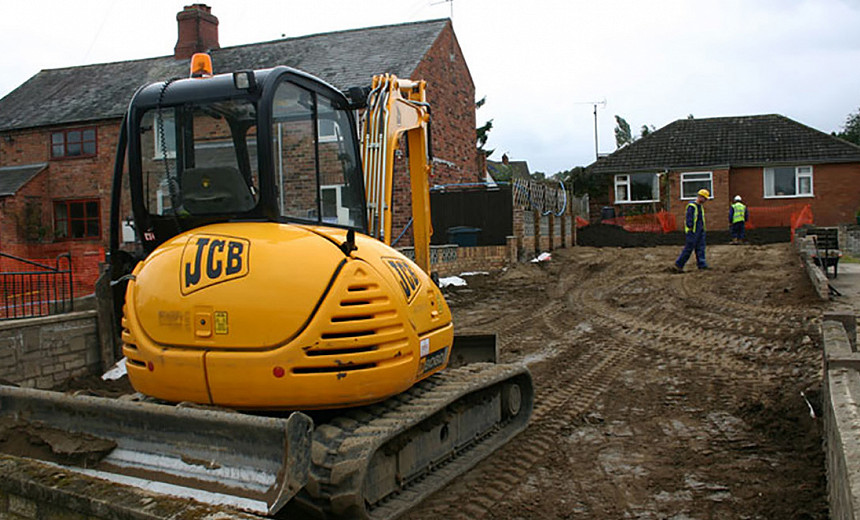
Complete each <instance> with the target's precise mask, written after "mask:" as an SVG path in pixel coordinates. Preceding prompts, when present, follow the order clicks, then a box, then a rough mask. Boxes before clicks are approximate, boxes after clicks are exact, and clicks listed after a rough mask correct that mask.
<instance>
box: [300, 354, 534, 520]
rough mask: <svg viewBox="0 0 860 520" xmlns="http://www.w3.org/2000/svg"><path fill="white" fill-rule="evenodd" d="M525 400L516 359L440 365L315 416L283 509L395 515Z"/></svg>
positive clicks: (478, 453)
mask: <svg viewBox="0 0 860 520" xmlns="http://www.w3.org/2000/svg"><path fill="white" fill-rule="evenodd" d="M533 406H534V390H533V386H532V380H531V375H530V374H529V372H528V370H527V369H526V368H525V367H521V366H513V365H496V364H488V363H478V364H470V365H466V366H463V367H460V368H456V369H448V370H446V371H444V372H442V373H440V374H438V375H435V376H433V377H431V378H429V379H428V380H425V381H423V382H421V383H419V384H417V385H415V386H414V387H413V388H412V389H410V390H409V391H407V392H404V393H403V394H400V395H398V396H395V397H392V398H390V399H388V400H386V401H384V402H382V403H379V404H377V405H372V406H367V407H363V408H360V409H356V410H351V411H348V412H345V413H343V414H341V415H338V416H337V417H334V418H331V419H330V420H328V421H326V422H325V423H323V424H318V425H317V427H316V428H315V431H314V437H313V445H312V446H313V447H312V466H311V476H310V481H309V483H308V485H307V486H306V487H305V489H304V490H303V491H302V492H301V493H300V494H299V495H298V496H297V497H296V498H295V499H293V501H292V502H291V503H290V504H289V505H288V506H287V508H286V509H287V511H288V512H289V511H293V512H295V513H299V514H302V515H305V516H308V515H312V516H314V517H317V518H332V517H333V518H365V519H372V520H383V519H390V518H396V517H398V516H400V515H401V514H403V513H405V512H406V511H407V510H408V509H409V508H411V507H412V506H414V505H415V504H417V503H419V502H420V501H421V500H423V499H424V498H425V497H427V496H428V495H429V494H431V493H433V492H434V491H436V490H438V489H440V488H441V487H442V486H444V485H445V484H447V483H448V482H450V481H451V480H452V479H453V478H454V477H456V476H458V475H460V474H462V473H464V472H465V471H467V470H468V469H470V468H471V467H472V466H474V465H475V464H477V463H478V462H479V461H480V460H482V459H483V458H484V457H486V456H487V455H489V454H490V453H492V452H493V451H494V450H496V449H497V448H498V447H499V446H501V445H503V444H504V443H506V442H507V441H508V440H510V439H511V438H512V437H513V436H514V435H516V434H517V433H519V432H520V431H522V430H524V429H525V427H526V425H527V424H528V420H529V417H530V415H531V412H532V408H533Z"/></svg>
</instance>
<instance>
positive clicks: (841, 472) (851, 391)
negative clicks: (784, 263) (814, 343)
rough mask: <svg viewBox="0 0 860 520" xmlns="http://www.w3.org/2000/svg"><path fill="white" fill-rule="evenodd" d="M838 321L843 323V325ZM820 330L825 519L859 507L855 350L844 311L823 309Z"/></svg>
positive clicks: (849, 514) (859, 357)
mask: <svg viewBox="0 0 860 520" xmlns="http://www.w3.org/2000/svg"><path fill="white" fill-rule="evenodd" d="M843 324H847V325H848V327H847V329H848V330H846V326H845V325H843ZM821 332H822V343H823V364H824V367H823V368H824V370H823V372H824V374H823V381H822V409H823V415H824V417H823V419H824V446H825V455H826V465H827V493H828V501H829V504H830V518H834V519H846V520H848V519H850V520H854V519H856V518H857V515H856V514H855V511H858V512H860V371H858V369H860V353H858V352H857V351H856V318H855V316H854V315H853V314H849V313H825V314H824V321H823V323H822V325H821ZM852 339H853V342H852Z"/></svg>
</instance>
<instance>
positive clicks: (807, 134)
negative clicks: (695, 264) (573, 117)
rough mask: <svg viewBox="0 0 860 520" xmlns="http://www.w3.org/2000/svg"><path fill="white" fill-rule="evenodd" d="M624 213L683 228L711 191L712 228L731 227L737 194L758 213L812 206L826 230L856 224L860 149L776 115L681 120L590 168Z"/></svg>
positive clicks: (710, 227)
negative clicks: (690, 206)
mask: <svg viewBox="0 0 860 520" xmlns="http://www.w3.org/2000/svg"><path fill="white" fill-rule="evenodd" d="M589 170H590V172H591V173H592V174H597V175H601V176H605V177H606V180H607V181H608V184H609V191H610V193H609V197H610V198H609V200H610V204H612V205H613V206H614V208H615V210H616V214H618V215H630V214H636V213H653V212H656V211H660V210H667V211H669V212H670V213H671V214H673V215H674V216H675V220H676V222H677V223H678V225H679V229H683V215H684V211H685V208H686V205H687V203H688V202H689V201H691V200H693V199H695V194H696V192H697V191H698V190H699V189H701V188H706V189H708V190H709V191H710V192H711V201H710V202H709V203H708V214H709V216H710V215H714V217H710V218H709V220H708V228H709V229H726V228H728V218H727V217H728V210H729V206H730V205H731V203H732V199H733V198H734V197H735V195H740V196H741V197H742V198H743V200H744V203H745V204H747V205H748V206H750V207H751V208H769V209H773V210H777V209H778V208H786V211H790V209H791V208H792V207H797V206H799V205H805V204H809V205H810V206H811V208H812V213H813V215H814V217H815V223H816V224H817V225H820V226H835V225H837V224H840V223H846V222H854V219H855V213H856V212H857V211H858V209H860V147H858V146H856V145H854V144H851V143H848V142H847V141H843V140H842V139H839V138H836V137H833V136H831V135H828V134H825V133H823V132H821V131H819V130H816V129H814V128H810V127H808V126H806V125H803V124H801V123H798V122H797V121H793V120H791V119H789V118H787V117H785V116H781V115H776V114H771V115H758V116H739V117H716V118H707V119H681V120H678V121H675V122H673V123H670V124H668V125H666V126H665V127H663V128H661V129H659V130H657V131H655V132H652V133H651V134H649V135H647V136H645V137H643V138H641V139H639V140H638V141H635V142H634V143H632V144H630V145H628V146H625V147H623V148H621V149H619V150H617V151H616V152H614V153H613V154H611V155H609V156H607V157H603V158H601V159H600V160H598V161H597V162H595V163H593V164H592V165H590V166H589Z"/></svg>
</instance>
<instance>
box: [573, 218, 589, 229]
mask: <svg viewBox="0 0 860 520" xmlns="http://www.w3.org/2000/svg"><path fill="white" fill-rule="evenodd" d="M587 225H588V221H587V220H585V219H584V218H582V217H580V216H579V215H577V216H576V227H577V228H580V229H581V228H584V227H585V226H587Z"/></svg>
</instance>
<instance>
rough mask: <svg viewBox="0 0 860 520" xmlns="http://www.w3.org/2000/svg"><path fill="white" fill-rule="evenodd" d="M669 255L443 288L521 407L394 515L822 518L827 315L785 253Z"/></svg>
mask: <svg viewBox="0 0 860 520" xmlns="http://www.w3.org/2000/svg"><path fill="white" fill-rule="evenodd" d="M679 251H680V248H679V247H677V246H657V247H631V248H615V247H603V248H595V247H576V248H568V249H564V250H558V251H555V252H553V253H552V258H551V259H550V260H548V261H544V262H540V263H525V264H519V265H516V266H515V267H511V268H508V269H506V270H503V271H498V272H491V273H488V274H475V275H471V276H466V277H464V278H465V279H466V280H467V282H468V285H466V286H463V287H453V286H451V287H448V288H446V289H445V293H446V298H447V299H448V301H449V303H450V305H451V307H452V310H453V312H454V316H455V324H456V328H457V331H458V332H462V333H495V334H497V335H498V342H499V351H500V356H501V361H503V362H512V363H525V364H527V365H528V366H529V368H530V369H531V372H532V374H533V377H534V380H535V387H536V403H535V411H534V414H533V416H532V419H531V424H530V425H529V427H528V428H527V429H526V430H525V431H524V432H523V433H521V434H520V435H519V436H517V437H516V438H515V439H514V440H513V441H512V442H511V443H509V444H508V445H506V446H505V447H503V448H502V449H501V450H499V451H497V452H496V453H494V454H493V455H491V456H490V457H489V458H487V459H485V460H484V461H483V462H481V463H479V464H478V465H477V466H476V467H475V468H474V469H472V470H471V471H470V472H468V473H466V474H465V475H463V476H461V477H458V478H457V479H455V480H454V481H453V482H452V483H451V484H449V485H448V486H447V487H445V488H444V489H443V490H442V491H440V492H437V493H436V494H435V495H433V496H431V497H430V498H429V499H427V500H425V501H424V502H423V503H422V504H419V505H418V506H417V507H416V508H415V509H414V510H413V511H411V512H410V513H409V514H408V515H407V518H409V519H411V520H421V519H427V520H431V519H432V520H436V519H439V518H447V519H477V518H487V519H544V518H547V519H553V518H588V519H620V518H637V519H675V520H686V519H703V520H704V519H824V518H827V517H828V507H827V495H826V482H825V467H824V454H823V451H822V445H821V439H822V436H821V428H822V425H821V421H820V419H818V418H815V417H813V413H812V412H813V410H814V409H815V408H816V407H817V406H818V403H817V398H818V395H819V385H820V380H821V374H820V367H821V352H820V332H819V323H820V318H821V314H822V311H824V310H828V309H831V308H833V305H834V304H833V303H828V302H823V301H821V300H820V299H819V298H818V296H817V295H816V293H815V292H814V291H813V289H812V287H811V284H810V282H809V279H808V277H807V274H806V273H805V271H804V270H803V267H802V265H801V263H800V261H799V260H798V257H797V254H796V253H795V250H794V249H793V247H792V245H790V244H788V243H779V244H769V245H747V246H730V245H717V246H711V247H709V248H708V258H709V263H710V264H711V267H712V269H711V270H707V271H698V270H696V268H695V262H694V261H693V260H691V262H690V264H688V266H687V272H685V273H683V274H674V273H671V272H670V270H669V266H670V265H671V264H672V261H673V260H674V259H675V257H676V255H677V254H678V252H679ZM63 389H65V390H74V389H86V390H89V391H92V392H95V393H100V394H103V395H116V394H119V393H124V392H127V391H130V387H128V383H127V380H125V378H123V379H122V380H120V381H117V382H102V381H100V380H99V379H98V378H91V379H86V380H78V381H72V382H69V384H68V385H66V387H65V388H63ZM22 449H23V448H22ZM19 454H20V455H28V454H29V453H27V452H26V451H25V452H21V453H19Z"/></svg>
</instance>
